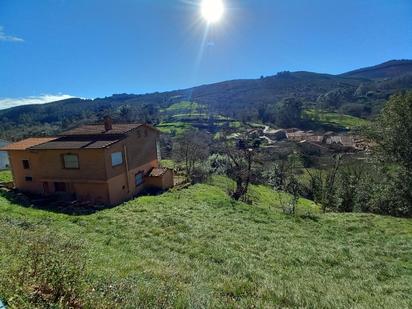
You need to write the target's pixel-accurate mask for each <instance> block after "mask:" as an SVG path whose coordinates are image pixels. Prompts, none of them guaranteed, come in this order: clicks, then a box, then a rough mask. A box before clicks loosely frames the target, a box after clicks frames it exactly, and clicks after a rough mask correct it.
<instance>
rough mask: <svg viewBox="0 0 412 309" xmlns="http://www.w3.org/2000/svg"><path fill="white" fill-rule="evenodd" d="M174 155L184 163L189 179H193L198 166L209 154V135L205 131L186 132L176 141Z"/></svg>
mask: <svg viewBox="0 0 412 309" xmlns="http://www.w3.org/2000/svg"><path fill="white" fill-rule="evenodd" d="M173 156H174V158H175V160H176V161H177V162H180V163H182V164H183V168H184V170H185V174H186V178H187V180H188V181H193V180H194V176H195V171H196V168H197V167H199V165H200V163H201V162H203V161H205V160H207V158H208V156H209V136H208V135H207V134H206V133H203V132H193V131H187V132H185V133H184V134H183V135H181V136H179V137H178V138H177V139H176V141H175V142H174V144H173ZM198 171H199V170H198Z"/></svg>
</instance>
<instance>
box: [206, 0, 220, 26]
mask: <svg viewBox="0 0 412 309" xmlns="http://www.w3.org/2000/svg"><path fill="white" fill-rule="evenodd" d="M201 8H202V16H203V18H204V19H205V20H206V21H207V22H208V23H216V22H218V21H219V20H221V19H222V17H223V14H224V12H225V6H224V4H223V1H222V0H202V6H201Z"/></svg>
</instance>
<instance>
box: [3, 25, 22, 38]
mask: <svg viewBox="0 0 412 309" xmlns="http://www.w3.org/2000/svg"><path fill="white" fill-rule="evenodd" d="M0 41H6V42H24V40H23V39H21V38H18V37H16V36H12V35H7V34H6V33H5V32H4V28H3V27H2V26H0Z"/></svg>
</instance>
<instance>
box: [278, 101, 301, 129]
mask: <svg viewBox="0 0 412 309" xmlns="http://www.w3.org/2000/svg"><path fill="white" fill-rule="evenodd" d="M301 116H302V102H301V101H300V100H298V99H295V98H290V99H284V100H282V101H281V102H280V103H279V104H278V105H277V106H276V115H275V121H276V125H277V126H279V127H281V128H291V127H296V126H299V124H300V122H301Z"/></svg>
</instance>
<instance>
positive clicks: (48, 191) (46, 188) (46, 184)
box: [43, 182, 50, 195]
mask: <svg viewBox="0 0 412 309" xmlns="http://www.w3.org/2000/svg"><path fill="white" fill-rule="evenodd" d="M43 193H44V194H45V195H48V194H49V193H50V189H49V183H48V182H43Z"/></svg>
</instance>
